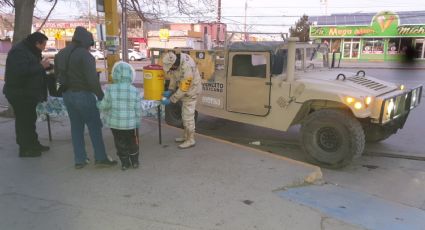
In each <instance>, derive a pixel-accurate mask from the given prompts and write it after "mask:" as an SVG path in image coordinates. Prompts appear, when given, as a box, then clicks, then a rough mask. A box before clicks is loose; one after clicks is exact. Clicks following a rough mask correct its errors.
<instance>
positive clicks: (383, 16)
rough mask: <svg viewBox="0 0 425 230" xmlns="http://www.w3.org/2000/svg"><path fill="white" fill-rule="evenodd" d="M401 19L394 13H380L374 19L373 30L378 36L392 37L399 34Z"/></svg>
mask: <svg viewBox="0 0 425 230" xmlns="http://www.w3.org/2000/svg"><path fill="white" fill-rule="evenodd" d="M399 22H400V18H399V17H398V15H397V14H395V13H393V12H380V13H378V14H376V15H375V17H373V19H372V25H371V26H372V28H373V29H375V31H376V35H379V36H391V35H395V34H397V27H398V25H399Z"/></svg>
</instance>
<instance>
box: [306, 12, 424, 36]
mask: <svg viewBox="0 0 425 230" xmlns="http://www.w3.org/2000/svg"><path fill="white" fill-rule="evenodd" d="M399 22H400V18H399V16H398V15H397V14H395V13H393V12H380V13H378V14H376V15H375V16H374V17H373V18H372V21H371V24H370V26H311V27H310V37H316V38H320V37H327V38H328V37H424V36H425V25H406V26H400V25H399V24H400V23H399Z"/></svg>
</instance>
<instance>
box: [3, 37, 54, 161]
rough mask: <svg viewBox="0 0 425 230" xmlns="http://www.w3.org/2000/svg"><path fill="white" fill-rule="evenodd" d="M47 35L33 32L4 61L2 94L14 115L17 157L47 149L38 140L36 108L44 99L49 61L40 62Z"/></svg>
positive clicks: (14, 47) (47, 148)
mask: <svg viewBox="0 0 425 230" xmlns="http://www.w3.org/2000/svg"><path fill="white" fill-rule="evenodd" d="M47 40H48V38H47V37H46V35H44V34H42V33H40V32H35V33H32V34H30V35H28V37H26V38H25V39H24V40H23V41H21V42H19V43H18V44H16V45H15V46H13V47H12V49H11V50H10V51H9V53H8V55H7V58H6V70H5V84H4V87H3V93H4V94H5V96H6V98H7V100H8V101H9V103H10V105H12V107H13V110H14V112H15V132H16V143H17V144H18V145H19V157H39V156H41V152H43V151H48V150H49V147H48V146H44V145H41V144H40V142H39V141H38V135H37V132H36V125H35V122H36V120H37V114H36V110H35V108H36V106H37V104H38V102H40V101H42V100H43V99H45V98H44V97H45V91H46V89H45V85H44V77H46V69H49V68H50V62H49V61H48V60H45V59H42V56H41V52H42V51H43V50H44V48H45V47H46V42H47Z"/></svg>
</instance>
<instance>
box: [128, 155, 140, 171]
mask: <svg viewBox="0 0 425 230" xmlns="http://www.w3.org/2000/svg"><path fill="white" fill-rule="evenodd" d="M130 161H131V165H132V166H133V168H134V169H137V168H138V167H139V152H135V153H133V154H130Z"/></svg>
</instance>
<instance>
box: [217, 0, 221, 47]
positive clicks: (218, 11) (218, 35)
mask: <svg viewBox="0 0 425 230" xmlns="http://www.w3.org/2000/svg"><path fill="white" fill-rule="evenodd" d="M217 1H218V2H217V24H216V26H217V34H216V45H217V46H220V24H221V0H217Z"/></svg>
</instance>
